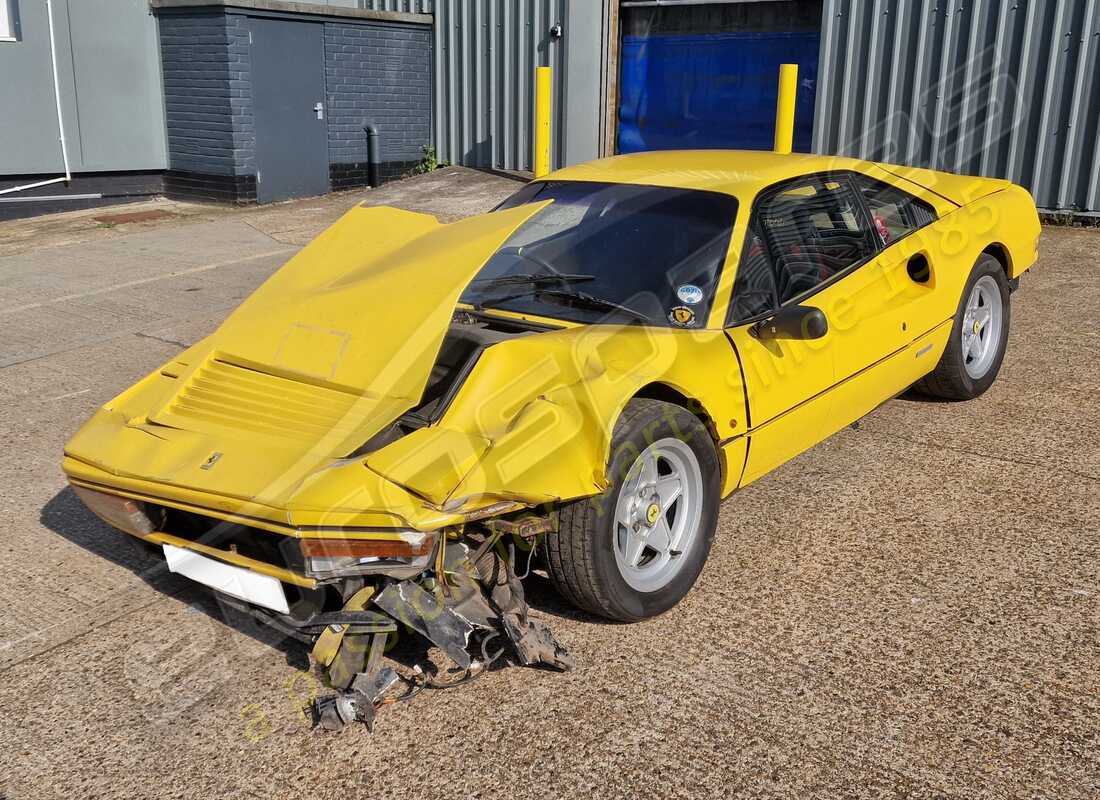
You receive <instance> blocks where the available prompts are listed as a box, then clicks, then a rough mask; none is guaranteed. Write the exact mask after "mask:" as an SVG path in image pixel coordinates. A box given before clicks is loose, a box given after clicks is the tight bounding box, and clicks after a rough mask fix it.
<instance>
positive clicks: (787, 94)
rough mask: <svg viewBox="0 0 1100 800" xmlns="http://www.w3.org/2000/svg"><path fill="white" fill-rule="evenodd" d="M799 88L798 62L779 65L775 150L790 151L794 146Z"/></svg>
mask: <svg viewBox="0 0 1100 800" xmlns="http://www.w3.org/2000/svg"><path fill="white" fill-rule="evenodd" d="M797 90H798V64H780V65H779V99H778V100H777V101H776V104H775V152H777V153H789V152H791V148H792V147H793V146H794V99H795V94H796V92H797Z"/></svg>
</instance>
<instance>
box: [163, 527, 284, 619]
mask: <svg viewBox="0 0 1100 800" xmlns="http://www.w3.org/2000/svg"><path fill="white" fill-rule="evenodd" d="M162 546H163V547H164V558H165V559H166V560H167V561H168V569H169V570H171V571H172V572H175V573H177V574H179V575H183V576H184V577H186V578H190V579H191V580H193V581H197V582H199V583H201V584H203V585H205V586H209V587H210V588H211V589H214V590H216V591H219V592H222V593H224V594H227V595H229V596H230V597H236V598H237V599H238V600H244V601H246V602H249V603H255V604H256V605H258V606H263V607H264V608H270V609H271V610H272V611H278V612H280V613H282V614H289V613H290V608H289V607H288V606H287V604H286V592H284V591H283V585H282V584H281V583H279V581H278V580H276V579H275V578H272V577H271V576H270V575H261V574H260V573H258V572H252V571H251V570H247V569H242V568H241V567H234V566H233V565H232V564H223V563H222V562H221V561H215V560H214V559H212V558H207V557H206V556H200V555H199V554H198V553H196V552H195V551H193V550H184V549H183V548H182V547H173V546H172V545H170V544H166V545H162Z"/></svg>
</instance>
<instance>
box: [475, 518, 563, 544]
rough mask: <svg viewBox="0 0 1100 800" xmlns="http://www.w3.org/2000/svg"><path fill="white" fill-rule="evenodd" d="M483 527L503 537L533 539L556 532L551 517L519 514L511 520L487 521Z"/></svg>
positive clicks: (555, 526) (497, 519) (555, 525)
mask: <svg viewBox="0 0 1100 800" xmlns="http://www.w3.org/2000/svg"><path fill="white" fill-rule="evenodd" d="M485 527H486V528H488V529H489V530H490V531H492V532H493V533H500V534H503V535H505V536H519V537H521V538H524V539H534V538H535V537H536V536H540V535H542V534H544V533H550V532H552V531H555V530H557V523H556V522H555V520H554V518H553V517H551V516H541V515H539V514H530V513H528V514H519V515H518V516H516V517H514V518H512V519H504V518H501V517H497V518H496V519H491V520H488V521H487V522H486V523H485Z"/></svg>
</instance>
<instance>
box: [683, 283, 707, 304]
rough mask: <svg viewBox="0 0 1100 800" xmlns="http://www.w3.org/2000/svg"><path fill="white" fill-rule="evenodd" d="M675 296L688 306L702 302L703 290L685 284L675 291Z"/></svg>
mask: <svg viewBox="0 0 1100 800" xmlns="http://www.w3.org/2000/svg"><path fill="white" fill-rule="evenodd" d="M676 296H677V297H679V298H680V302H681V303H687V304H688V305H689V306H693V305H695V304H696V303H701V302H703V290H702V289H700V288H699V287H698V286H695V285H693V284H690V283H685V284H684V285H683V286H681V287H680V288H679V289H677V290H676Z"/></svg>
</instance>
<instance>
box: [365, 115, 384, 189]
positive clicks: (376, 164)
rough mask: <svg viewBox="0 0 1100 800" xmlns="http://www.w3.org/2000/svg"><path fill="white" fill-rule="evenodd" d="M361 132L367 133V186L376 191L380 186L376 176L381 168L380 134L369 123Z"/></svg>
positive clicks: (372, 124) (376, 127) (376, 128)
mask: <svg viewBox="0 0 1100 800" xmlns="http://www.w3.org/2000/svg"><path fill="white" fill-rule="evenodd" d="M363 130H365V131H366V132H367V184H368V185H369V186H370V187H371V188H372V189H376V188H378V187H379V186H381V185H382V181H381V180H380V178H379V175H378V173H379V171H380V170H381V167H382V141H381V136H382V133H381V131H379V130H378V126H377V125H375V124H374V123H371V122H368V123H367V124H366V125H364V126H363Z"/></svg>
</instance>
